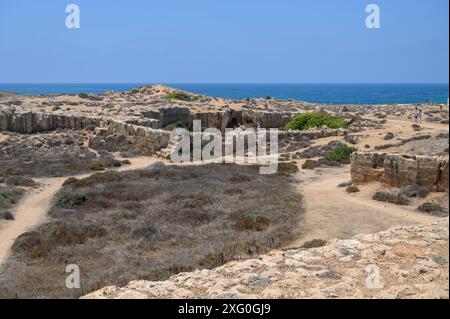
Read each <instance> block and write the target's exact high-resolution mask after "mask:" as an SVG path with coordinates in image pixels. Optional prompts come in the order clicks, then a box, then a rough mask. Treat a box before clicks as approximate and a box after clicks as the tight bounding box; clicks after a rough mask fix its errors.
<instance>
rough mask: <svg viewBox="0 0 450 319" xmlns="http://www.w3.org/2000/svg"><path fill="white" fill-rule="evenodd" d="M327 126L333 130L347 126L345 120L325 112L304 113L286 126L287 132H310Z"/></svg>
mask: <svg viewBox="0 0 450 319" xmlns="http://www.w3.org/2000/svg"><path fill="white" fill-rule="evenodd" d="M322 126H326V127H329V128H331V129H338V128H345V127H346V126H347V124H346V123H345V120H344V119H343V118H340V117H337V116H332V115H329V114H327V113H324V112H311V113H303V114H300V115H297V116H296V117H294V119H293V120H292V121H290V122H289V123H288V124H286V127H285V128H286V129H287V130H300V131H303V130H308V129H311V128H318V127H322Z"/></svg>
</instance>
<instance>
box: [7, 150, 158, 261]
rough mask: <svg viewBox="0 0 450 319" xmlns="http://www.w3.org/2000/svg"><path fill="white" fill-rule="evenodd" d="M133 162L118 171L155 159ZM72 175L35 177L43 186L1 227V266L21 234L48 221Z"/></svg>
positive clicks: (138, 167) (14, 210)
mask: <svg viewBox="0 0 450 319" xmlns="http://www.w3.org/2000/svg"><path fill="white" fill-rule="evenodd" d="M130 161H131V164H130V165H126V166H122V167H120V168H119V169H118V171H127V170H135V169H142V168H145V167H147V166H148V165H150V164H151V163H152V162H154V161H155V159H154V158H150V157H138V158H133V159H130ZM90 175H91V174H81V175H76V176H72V177H76V178H86V177H88V176H90ZM69 177H71V176H66V177H55V178H41V179H35V181H36V182H38V183H40V184H41V186H40V187H39V188H38V189H35V190H32V191H30V193H28V194H27V195H25V197H24V198H22V200H21V201H20V202H19V203H18V204H17V205H16V206H15V207H14V208H13V209H12V210H11V212H12V213H13V214H14V218H15V219H14V221H11V222H8V223H7V224H5V225H3V227H2V228H1V229H0V266H1V265H2V264H3V262H4V261H5V260H6V258H7V257H8V254H9V251H10V249H11V247H12V245H13V243H14V241H15V240H16V238H17V237H19V236H20V235H21V234H23V233H25V232H27V231H28V230H29V229H31V228H33V227H35V226H37V225H39V224H41V223H44V222H46V220H47V212H48V210H49V209H50V207H51V204H52V200H53V197H54V195H55V194H56V193H57V192H58V191H59V189H60V188H61V187H62V184H63V183H64V181H65V180H66V179H67V178H69Z"/></svg>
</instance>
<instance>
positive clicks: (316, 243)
mask: <svg viewBox="0 0 450 319" xmlns="http://www.w3.org/2000/svg"><path fill="white" fill-rule="evenodd" d="M327 243H328V242H327V241H326V240H323V239H313V240H310V241H307V242H305V243H304V244H303V245H302V248H306V249H310V248H319V247H323V246H325V245H326V244H327Z"/></svg>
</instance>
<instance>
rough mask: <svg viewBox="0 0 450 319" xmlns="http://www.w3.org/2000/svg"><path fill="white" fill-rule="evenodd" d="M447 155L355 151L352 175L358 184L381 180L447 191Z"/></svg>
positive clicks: (394, 185) (398, 185)
mask: <svg viewBox="0 0 450 319" xmlns="http://www.w3.org/2000/svg"><path fill="white" fill-rule="evenodd" d="M448 162H449V159H448V157H438V156H434V157H427V156H407V155H399V154H380V153H355V154H353V155H352V157H351V164H352V167H351V176H352V181H353V183H355V184H359V183H367V182H371V181H380V182H383V183H385V184H387V185H389V186H393V187H403V186H408V185H417V186H423V187H426V188H427V189H428V190H429V191H447V192H448Z"/></svg>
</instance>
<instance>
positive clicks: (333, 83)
mask: <svg viewBox="0 0 450 319" xmlns="http://www.w3.org/2000/svg"><path fill="white" fill-rule="evenodd" d="M48 84H116V85H117V84H128V85H134V84H136V85H159V84H163V85H177V84H217V85H223V84H225V85H230V84H231V85H236V84H252V85H255V84H256V85H267V84H270V85H274V84H278V85H289V84H291V85H298V84H304V85H327V84H331V85H349V84H351V85H377V84H384V85H386V84H421V85H427V84H440V85H449V82H0V85H48Z"/></svg>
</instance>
